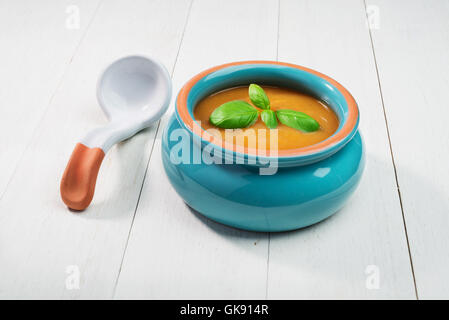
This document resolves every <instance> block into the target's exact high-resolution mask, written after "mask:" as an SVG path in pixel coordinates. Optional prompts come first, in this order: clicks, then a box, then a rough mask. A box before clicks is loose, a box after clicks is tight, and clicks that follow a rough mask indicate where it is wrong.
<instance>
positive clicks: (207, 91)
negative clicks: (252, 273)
mask: <svg viewBox="0 0 449 320" xmlns="http://www.w3.org/2000/svg"><path fill="white" fill-rule="evenodd" d="M252 83H256V84H258V85H259V86H260V87H261V88H262V89H263V91H264V92H265V93H266V96H267V97H268V99H269V101H270V108H271V110H272V111H273V114H277V115H278V116H277V118H276V119H277V120H278V121H277V126H276V127H275V128H271V129H269V128H267V125H266V123H264V122H265V120H264V121H262V117H261V116H260V115H261V114H262V113H263V111H264V110H262V109H260V108H258V107H256V106H255V107H254V108H255V109H256V110H257V114H258V116H257V118H255V120H254V121H252V122H251V123H250V124H249V125H248V126H245V127H243V128H233V129H226V128H221V127H217V126H215V125H214V124H213V121H211V114H212V113H213V112H214V110H215V109H217V108H218V107H219V106H221V105H223V104H225V103H227V102H230V101H236V100H238V101H243V102H246V103H248V104H250V103H251V100H250V98H249V96H248V86H249V85H250V84H252ZM286 109H288V110H293V112H300V113H305V114H307V115H308V116H310V117H312V118H313V119H315V120H316V121H317V122H318V124H319V129H318V130H315V131H313V132H305V131H302V130H298V129H297V128H294V127H292V126H291V125H289V124H288V123H287V122H284V121H280V120H282V119H281V117H280V113H279V112H282V110H286ZM358 123H359V109H358V106H357V103H356V102H355V100H354V98H353V97H352V96H351V94H350V93H349V92H348V91H347V90H346V89H345V88H344V87H343V86H342V85H341V84H339V83H338V82H337V81H335V80H333V79H331V78H330V77H328V76H326V75H324V74H321V73H319V72H317V71H314V70H311V69H308V68H305V67H302V66H298V65H294V64H290V63H282V62H273V61H244V62H234V63H228V64H224V65H220V66H217V67H213V68H210V69H208V70H205V71H203V72H201V73H199V74H198V75H196V76H195V77H193V78H192V79H190V80H189V81H188V82H187V83H186V84H185V85H184V86H183V87H182V89H181V90H180V92H179V94H178V97H177V99H176V107H175V112H174V114H173V115H172V116H171V118H170V119H169V122H168V124H167V126H166V128H165V130H164V133H163V136H162V160H163V164H164V169H165V172H166V174H167V176H168V178H169V181H170V182H171V184H172V186H173V187H174V189H175V191H176V192H177V193H178V194H179V195H180V196H181V197H182V198H183V200H184V201H185V202H186V204H187V205H188V206H190V207H191V208H193V209H194V210H195V211H197V212H199V213H201V214H202V215H204V216H206V217H208V218H210V219H212V220H215V221H217V222H220V223H223V224H226V225H229V226H233V227H236V228H240V229H245V230H252V231H269V232H271V231H273V232H275V231H287V230H293V229H298V228H302V227H306V226H309V225H312V224H314V223H317V222H319V221H321V220H323V219H325V218H327V217H329V216H330V215H332V214H334V213H335V212H337V211H338V210H339V209H340V208H342V207H343V205H344V204H345V203H346V202H347V200H348V199H349V197H350V195H351V194H352V193H353V192H354V191H355V189H356V187H357V185H358V183H359V181H360V178H361V176H362V172H363V168H364V147H363V141H362V138H361V136H360V134H359V132H358Z"/></svg>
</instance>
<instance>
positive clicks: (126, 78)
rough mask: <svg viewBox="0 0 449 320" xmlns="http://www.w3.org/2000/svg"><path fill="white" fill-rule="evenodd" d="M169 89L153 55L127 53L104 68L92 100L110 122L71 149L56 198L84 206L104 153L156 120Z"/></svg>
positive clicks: (165, 74)
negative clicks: (97, 104) (130, 54)
mask: <svg viewBox="0 0 449 320" xmlns="http://www.w3.org/2000/svg"><path fill="white" fill-rule="evenodd" d="M171 91H172V88H171V81H170V76H169V74H168V72H167V70H166V69H165V67H164V66H163V65H162V64H161V63H159V62H157V61H155V60H153V59H149V58H145V57H141V56H129V57H125V58H122V59H119V60H117V61H115V62H114V63H112V64H111V65H110V66H109V67H108V68H106V70H105V71H104V72H103V73H102V75H101V76H100V78H99V80H98V85H97V99H98V102H99V104H100V106H101V108H102V109H103V111H104V112H105V113H106V115H107V117H108V119H109V123H108V124H107V125H106V126H104V127H101V128H97V129H94V130H92V131H91V132H89V134H87V135H86V136H85V137H84V138H83V139H81V140H80V142H79V143H77V144H76V146H75V150H73V153H72V156H71V157H70V160H69V163H68V164H67V167H66V169H65V171H64V175H63V177H62V180H61V197H62V200H63V201H64V203H65V204H66V205H67V206H68V207H69V208H71V209H74V210H84V209H85V208H87V207H88V206H89V204H90V202H91V201H92V198H93V195H94V191H95V183H96V181H97V175H98V170H99V169H100V165H101V162H102V161H103V158H104V155H105V153H106V152H107V151H108V150H109V149H110V148H111V147H112V146H113V145H114V144H116V143H118V142H120V141H123V140H125V139H127V138H129V137H131V136H133V135H135V134H136V133H137V132H139V131H140V130H142V129H144V128H147V127H149V126H150V125H151V124H152V123H153V122H155V121H157V120H159V119H160V118H161V117H162V115H163V114H164V113H165V111H166V110H167V108H168V105H169V103H170V98H171Z"/></svg>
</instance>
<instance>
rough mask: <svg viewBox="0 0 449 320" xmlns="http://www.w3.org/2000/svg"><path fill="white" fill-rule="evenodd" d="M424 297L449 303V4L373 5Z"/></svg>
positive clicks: (388, 111) (413, 250) (388, 109)
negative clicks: (448, 120) (376, 8)
mask: <svg viewBox="0 0 449 320" xmlns="http://www.w3.org/2000/svg"><path fill="white" fill-rule="evenodd" d="M371 3H372V5H375V6H377V7H378V10H379V15H380V16H379V18H380V21H379V22H380V25H379V29H378V30H373V31H372V35H373V43H374V49H375V52H376V60H377V64H378V68H379V76H380V81H381V87H382V93H383V98H384V103H385V110H386V114H387V120H388V124H389V129H390V135H391V142H392V147H393V151H394V159H395V164H396V169H397V174H398V181H399V186H400V190H401V197H402V204H403V208H404V215H405V221H406V225H407V232H408V238H409V241H410V248H411V254H412V259H413V265H414V271H415V276H416V283H417V289H418V295H419V298H422V299H432V298H433V299H435V298H438V299H441V298H445V299H448V298H449V281H448V277H447V274H448V270H449V232H448V229H449V170H448V166H449V128H448V125H447V119H448V117H449V107H448V98H447V96H448V93H449V56H448V52H449V2H448V1H435V0H433V1H399V2H392V1H371Z"/></svg>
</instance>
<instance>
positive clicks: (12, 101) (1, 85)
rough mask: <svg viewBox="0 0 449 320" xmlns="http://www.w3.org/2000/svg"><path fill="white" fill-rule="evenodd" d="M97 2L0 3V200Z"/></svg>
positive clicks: (78, 0)
mask: <svg viewBox="0 0 449 320" xmlns="http://www.w3.org/2000/svg"><path fill="white" fill-rule="evenodd" d="M99 2H100V1H98V0H95V1H88V0H76V1H69V0H63V1H51V0H44V1H1V4H0V6H1V10H0V30H1V34H2V35H1V39H2V47H3V49H2V50H1V51H0V61H1V66H2V67H1V72H0V110H1V117H0V167H1V168H2V169H1V170H0V197H1V195H2V194H3V192H4V191H5V189H6V186H7V184H8V182H9V181H10V179H11V176H12V175H13V172H14V170H15V168H16V166H17V163H18V161H19V160H20V159H21V157H22V155H23V153H24V151H25V149H26V147H27V145H28V143H29V141H30V140H31V138H32V136H33V133H34V130H35V129H36V126H37V125H38V123H39V121H40V120H41V118H42V116H43V114H44V113H45V110H46V109H47V107H48V104H49V102H50V100H51V98H52V95H53V94H54V92H55V91H56V88H57V86H58V84H59V83H60V81H61V79H62V77H63V74H64V72H65V71H66V69H67V67H68V65H69V64H70V60H71V58H72V56H73V54H74V52H75V51H76V48H77V46H78V44H79V43H80V41H81V39H82V37H83V35H84V34H85V33H86V30H87V27H88V25H89V23H90V21H91V20H92V17H93V16H94V14H95V10H96V9H97V7H98V4H99ZM77 17H79V20H78V19H77ZM78 21H79V24H78Z"/></svg>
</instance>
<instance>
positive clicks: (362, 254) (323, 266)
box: [268, 0, 415, 298]
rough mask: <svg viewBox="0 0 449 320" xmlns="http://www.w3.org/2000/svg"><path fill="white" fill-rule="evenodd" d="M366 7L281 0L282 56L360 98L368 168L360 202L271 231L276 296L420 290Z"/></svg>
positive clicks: (354, 0)
mask: <svg viewBox="0 0 449 320" xmlns="http://www.w3.org/2000/svg"><path fill="white" fill-rule="evenodd" d="M364 13H365V8H364V5H363V3H362V2H360V1H358V0H345V1H338V2H329V1H322V0H320V1H310V2H309V1H294V0H291V1H282V2H281V15H280V16H281V20H280V21H281V24H280V30H279V59H280V60H281V61H289V62H293V63H297V64H301V65H306V66H309V67H311V68H314V69H316V70H323V71H324V72H325V73H327V74H328V75H329V76H331V77H333V78H334V79H338V81H339V82H340V83H342V84H343V85H344V86H346V88H347V89H348V90H349V91H350V92H351V93H352V94H353V95H354V96H355V97H356V100H357V103H358V105H359V108H360V114H361V123H360V131H361V133H362V135H363V137H364V139H365V146H366V168H365V172H364V176H363V179H362V181H361V183H360V186H359V188H358V190H357V191H356V193H355V195H354V197H353V198H352V201H351V202H349V204H348V205H347V206H346V207H344V208H343V209H342V210H341V211H340V212H338V213H337V214H336V215H335V216H332V217H331V218H330V219H328V220H326V221H324V222H322V223H320V224H317V225H315V226H312V227H310V228H307V229H306V230H304V231H303V232H291V233H286V234H272V235H271V241H270V257H269V262H270V263H269V273H268V280H269V281H268V297H269V298H334V297H340V298H394V297H396V298H414V296H415V293H414V285H413V277H412V273H411V268H410V261H409V255H408V249H407V242H406V237H405V233H404V230H403V222H402V214H401V208H400V206H399V201H398V194H397V191H396V190H397V189H396V182H395V179H394V171H393V166H392V162H391V156H390V149H389V145H388V138H387V134H386V126H385V121H384V116H383V110H382V102H381V99H380V95H379V89H378V83H377V77H376V69H375V65H374V60H373V57H372V50H371V42H370V39H369V35H368V29H367V28H366V27H365V19H364ZM341 35H344V36H341ZM371 266H375V267H371ZM371 268H378V270H379V287H378V288H377V287H376V286H374V287H373V286H371V285H367V283H366V282H367V280H369V275H370V274H371V273H372V272H373V271H372V270H374V269H371Z"/></svg>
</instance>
